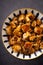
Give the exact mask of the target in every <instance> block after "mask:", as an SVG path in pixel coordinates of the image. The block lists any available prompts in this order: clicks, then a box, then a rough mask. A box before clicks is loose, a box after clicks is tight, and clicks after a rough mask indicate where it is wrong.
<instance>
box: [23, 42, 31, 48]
mask: <svg viewBox="0 0 43 65" xmlns="http://www.w3.org/2000/svg"><path fill="white" fill-rule="evenodd" d="M24 48H26V49H31V48H32V42H25V44H24Z"/></svg>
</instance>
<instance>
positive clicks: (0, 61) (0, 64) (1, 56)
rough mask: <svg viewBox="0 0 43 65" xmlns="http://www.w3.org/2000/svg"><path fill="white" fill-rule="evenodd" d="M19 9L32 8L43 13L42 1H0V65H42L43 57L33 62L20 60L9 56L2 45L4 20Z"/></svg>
mask: <svg viewBox="0 0 43 65" xmlns="http://www.w3.org/2000/svg"><path fill="white" fill-rule="evenodd" d="M20 8H34V9H37V10H39V11H41V12H42V13H43V0H0V65H20V64H21V65H43V55H42V56H40V57H39V58H37V59H34V60H28V61H24V60H20V59H17V58H15V57H13V56H12V55H10V54H9V53H8V52H7V51H6V49H5V47H4V45H3V43H2V38H1V30H2V24H3V22H4V20H5V18H6V17H7V16H8V15H9V14H10V13H11V12H12V11H14V10H16V9H20Z"/></svg>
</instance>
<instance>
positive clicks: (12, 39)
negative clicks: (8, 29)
mask: <svg viewBox="0 0 43 65" xmlns="http://www.w3.org/2000/svg"><path fill="white" fill-rule="evenodd" d="M9 43H10V45H14V44H15V43H16V41H15V39H14V37H12V38H11V39H10V40H9Z"/></svg>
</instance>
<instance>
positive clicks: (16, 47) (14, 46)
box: [12, 44, 21, 52]
mask: <svg viewBox="0 0 43 65" xmlns="http://www.w3.org/2000/svg"><path fill="white" fill-rule="evenodd" d="M12 50H13V51H14V52H20V50H21V46H20V45H18V44H16V45H13V46H12Z"/></svg>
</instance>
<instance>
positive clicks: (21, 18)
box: [18, 14, 25, 22]
mask: <svg viewBox="0 0 43 65" xmlns="http://www.w3.org/2000/svg"><path fill="white" fill-rule="evenodd" d="M24 19H25V15H24V14H21V15H20V16H19V18H18V21H20V22H21V21H22V20H24Z"/></svg>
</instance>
